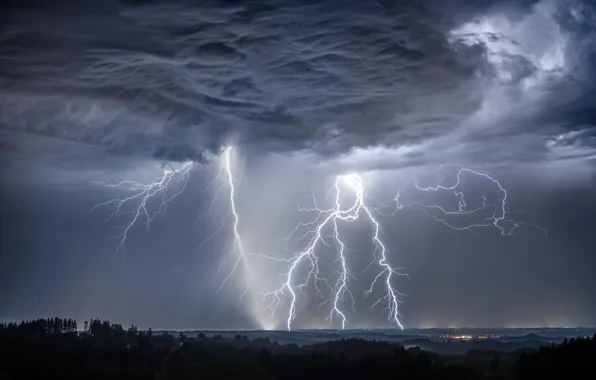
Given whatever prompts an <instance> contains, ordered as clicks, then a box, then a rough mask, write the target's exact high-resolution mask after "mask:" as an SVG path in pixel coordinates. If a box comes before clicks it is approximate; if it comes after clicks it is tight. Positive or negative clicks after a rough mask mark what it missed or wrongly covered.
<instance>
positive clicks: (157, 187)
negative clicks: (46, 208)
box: [91, 162, 193, 256]
mask: <svg viewBox="0 0 596 380" xmlns="http://www.w3.org/2000/svg"><path fill="white" fill-rule="evenodd" d="M192 168H193V163H192V162H185V163H184V164H182V166H181V167H180V168H177V169H176V168H174V166H173V164H171V163H167V164H162V165H161V166H159V167H158V169H160V170H161V176H159V177H157V178H155V179H154V180H153V181H151V182H149V183H141V182H137V181H130V180H126V181H120V182H116V183H105V182H99V181H94V182H93V183H95V184H99V185H102V186H105V187H107V188H110V189H119V190H122V191H125V192H129V193H132V195H130V196H128V197H124V198H116V199H112V200H109V201H107V202H103V203H99V204H97V205H95V206H94V207H93V208H92V209H91V211H94V210H96V209H98V208H100V207H106V208H108V209H110V210H112V213H111V214H110V215H109V216H108V217H107V218H106V219H105V222H106V223H107V222H109V221H111V220H112V219H114V218H115V217H116V216H118V215H122V214H125V215H130V216H131V217H130V220H129V221H128V222H126V223H125V224H124V225H120V226H116V228H118V229H119V230H120V233H119V234H117V235H116V236H114V238H116V239H118V246H117V248H116V252H115V253H114V256H117V255H118V253H120V252H122V253H124V252H126V248H125V244H126V240H127V238H128V234H129V232H130V230H131V229H132V227H133V226H134V225H136V224H137V223H144V224H145V226H146V228H147V230H149V226H150V224H151V222H152V221H153V220H154V219H155V217H156V216H157V215H159V214H162V213H165V211H166V208H167V204H168V203H169V202H170V201H172V200H173V199H174V198H176V197H178V196H179V195H180V194H182V192H184V190H185V189H186V185H187V184H188V180H189V178H190V172H191V170H192ZM170 189H175V190H176V191H174V192H173V193H171V191H170ZM154 199H155V200H157V201H159V202H158V203H157V206H156V207H152V201H153V200H154ZM127 205H131V209H130V210H129V211H127V212H123V209H124V208H126V206H127Z"/></svg>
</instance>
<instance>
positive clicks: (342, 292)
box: [264, 174, 407, 330]
mask: <svg viewBox="0 0 596 380" xmlns="http://www.w3.org/2000/svg"><path fill="white" fill-rule="evenodd" d="M342 187H348V188H349V190H350V191H352V192H353V193H354V196H355V200H354V202H353V203H351V204H350V205H349V207H347V208H342V205H341V194H342ZM334 188H335V203H334V206H333V207H332V208H330V209H321V208H320V207H318V205H317V202H316V199H315V198H314V196H313V202H314V208H312V209H303V208H300V210H301V211H313V212H316V213H317V216H316V217H315V218H314V220H313V221H311V222H307V223H300V224H299V225H298V226H296V228H295V229H294V230H293V231H292V232H291V233H290V235H289V236H288V239H289V238H290V237H291V236H292V235H294V234H295V233H296V232H297V231H298V230H299V229H300V228H301V227H310V226H312V227H313V228H312V229H309V230H308V231H307V232H306V233H305V234H304V235H302V236H301V237H300V238H299V240H302V239H305V238H307V237H309V236H310V237H311V238H310V240H309V241H308V244H307V246H306V248H305V249H304V250H302V251H299V252H297V253H295V254H294V255H293V256H292V257H291V258H290V259H287V260H286V261H287V262H288V263H290V269H289V271H288V272H287V273H286V275H285V276H284V277H285V281H284V282H283V284H281V286H280V287H279V288H277V289H275V290H274V291H271V292H267V293H265V294H264V298H265V299H269V304H268V307H269V308H270V309H271V312H272V313H275V312H276V310H277V307H278V306H279V304H280V302H281V300H282V297H284V296H289V298H290V307H289V310H288V316H287V320H286V327H287V328H288V330H290V329H291V328H292V322H293V320H294V319H295V317H296V302H297V293H296V292H297V291H300V292H302V290H303V288H304V287H306V286H307V285H308V284H309V283H312V284H313V285H314V287H315V289H316V291H317V293H318V294H321V292H322V291H321V289H320V287H319V285H320V284H322V285H325V286H326V287H327V288H328V289H329V290H330V293H331V298H330V300H329V301H330V303H331V310H330V312H329V315H328V316H327V319H328V320H330V321H332V320H333V319H334V318H338V319H339V321H340V322H341V327H342V329H343V328H345V327H346V324H347V322H348V319H347V316H346V314H345V312H344V311H343V310H342V308H341V305H340V304H341V302H342V300H344V299H346V298H348V299H349V300H350V301H351V303H352V308H353V306H354V296H353V293H352V291H351V290H350V288H349V280H350V278H353V276H352V274H351V273H350V271H349V268H348V259H347V255H346V250H347V248H346V246H345V243H344V242H343V241H342V240H341V238H340V234H339V228H338V222H353V221H356V220H358V219H359V218H360V215H361V214H363V215H365V216H366V217H367V218H368V220H369V221H370V222H371V223H372V225H373V234H372V241H373V243H374V245H375V250H374V251H373V253H372V255H373V257H374V259H373V261H374V262H376V263H377V264H378V265H379V267H380V269H379V273H378V274H377V275H376V277H375V278H374V280H373V281H372V283H371V285H370V288H369V289H368V290H367V292H366V294H370V293H371V292H372V291H373V288H374V287H375V286H376V285H377V283H379V282H381V281H382V282H383V286H384V295H383V296H382V297H381V298H379V299H378V300H377V301H376V302H375V303H374V304H373V307H374V306H376V305H378V304H380V303H382V302H385V303H386V305H387V306H386V308H385V310H386V311H387V314H388V317H389V320H390V321H392V322H394V323H395V324H396V325H398V326H399V327H400V328H402V329H403V326H402V324H401V322H400V314H399V310H398V305H399V304H400V303H401V301H400V299H399V296H400V295H401V293H399V292H398V291H397V290H396V289H395V287H394V285H393V277H394V276H407V275H406V274H404V273H403V272H401V269H402V268H394V267H392V266H391V265H390V264H389V262H388V260H387V248H386V247H385V245H384V244H383V242H382V241H381V238H380V234H381V225H380V224H379V222H378V221H377V220H376V218H375V217H374V216H373V213H372V211H371V208H370V207H368V206H367V205H366V203H365V201H366V199H367V195H366V192H365V190H366V186H365V183H364V181H363V180H362V177H361V176H359V175H358V174H349V175H341V176H338V177H337V178H336V180H335V184H334ZM326 227H328V228H331V229H332V231H333V232H332V238H333V240H334V241H335V244H336V246H337V251H338V256H339V262H340V268H339V270H338V273H339V276H338V279H337V281H336V282H335V284H334V286H331V285H329V282H328V280H327V279H326V278H325V277H322V276H321V275H320V272H319V256H318V255H317V253H316V250H317V247H318V246H319V245H320V244H324V245H327V242H326V241H325V235H324V234H323V231H324V229H325V228H326ZM301 263H306V264H307V265H308V266H309V268H310V270H309V272H308V274H307V276H306V279H305V280H304V281H303V282H302V283H298V284H296V277H297V276H298V275H297V273H296V272H297V269H298V267H299V265H300V264H301ZM325 303H327V301H326V302H323V304H325Z"/></svg>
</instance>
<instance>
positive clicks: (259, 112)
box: [0, 0, 596, 329]
mask: <svg viewBox="0 0 596 380" xmlns="http://www.w3.org/2000/svg"><path fill="white" fill-rule="evenodd" d="M228 146H233V147H234V148H233V149H234V151H233V153H234V154H233V160H232V161H233V170H234V176H235V177H236V182H235V184H236V197H235V203H236V206H237V211H238V215H239V224H238V230H239V233H240V235H241V237H242V239H243V243H244V245H245V246H246V249H247V250H248V251H251V252H263V253H266V254H267V255H270V256H274V257H277V258H283V257H286V258H287V257H289V255H291V254H292V253H294V252H297V251H300V250H301V249H303V248H304V242H301V241H297V240H292V241H290V242H289V243H288V244H287V246H288V247H287V252H286V250H285V248H286V242H285V241H284V240H283V238H284V237H286V236H288V234H289V233H290V232H291V231H292V229H293V228H294V226H295V225H296V224H297V223H300V222H308V221H309V220H312V218H313V214H312V212H310V213H309V212H308V211H306V212H305V211H300V210H299V207H305V208H309V207H312V206H313V198H312V196H313V195H314V196H315V197H316V199H317V202H320V204H319V206H321V207H333V204H332V203H333V200H332V199H331V198H328V199H325V197H326V195H328V192H329V189H332V188H333V183H334V180H335V176H336V175H338V174H345V173H361V175H362V176H365V174H366V173H369V175H366V178H369V179H370V180H371V182H370V187H369V193H368V196H369V197H370V199H369V201H370V202H372V203H369V204H370V205H371V206H374V210H375V216H376V217H377V218H378V221H379V222H380V223H381V224H382V228H383V234H382V237H381V238H382V239H383V242H384V243H385V244H386V246H387V256H388V261H389V262H390V263H391V265H393V266H395V267H403V268H404V269H403V271H404V272H406V273H407V274H408V275H409V279H407V278H405V277H403V276H402V277H396V278H395V279H394V280H395V281H394V283H393V284H394V286H395V288H396V289H398V290H399V291H400V292H401V293H403V294H404V296H402V297H401V299H402V301H403V303H402V304H401V305H400V309H399V310H400V313H401V315H402V318H401V321H402V323H403V324H404V326H405V327H453V326H469V327H493V326H494V327H497V326H503V327H518V326H596V275H595V270H596V5H595V4H594V3H593V2H591V1H587V0H586V1H576V0H560V1H558V0H540V1H530V0H524V1H521V0H520V1H497V0H453V1H449V2H444V1H439V0H422V1H397V0H395V1H393V0H377V1H369V0H359V1H355V0H329V1H324V0H308V1H305V0H296V1H291V0H275V1H273V0H271V1H270V0H253V1H232V0H228V1H224V0H219V1H216V0H212V1H198V0H197V1H165V0H163V1H141V0H137V1H133V0H127V1H124V0H122V1H115V0H106V1H95V2H92V1H85V2H81V1H74V0H73V1H68V0H59V1H42V0H38V1H33V0H28V1H8V2H4V3H3V5H1V6H0V157H1V159H0V170H1V176H0V217H1V219H0V243H1V246H0V322H1V321H8V320H21V319H29V318H35V317H45V316H64V317H70V318H77V319H79V320H83V319H89V318H91V317H99V318H104V319H110V320H113V321H116V322H118V323H122V324H124V325H130V324H131V323H134V324H136V325H138V326H140V327H141V328H146V327H149V326H152V327H153V328H167V329H187V328H193V329H194V328H197V329H198V328H265V327H266V328H284V327H285V318H286V315H285V313H287V306H288V305H287V304H285V303H282V304H280V306H279V309H278V310H277V313H276V316H274V317H273V318H271V319H270V320H268V321H267V322H264V320H263V315H265V314H267V313H266V312H265V305H266V303H262V302H260V299H261V298H260V293H259V291H266V290H267V289H271V288H272V287H274V285H276V284H277V285H279V283H280V281H282V282H283V278H282V275H283V274H284V273H287V271H288V267H287V265H286V266H284V265H283V264H284V263H283V262H273V263H272V262H263V261H262V260H261V259H258V258H256V259H254V260H255V261H254V262H253V264H254V266H255V268H256V271H257V275H256V277H257V278H258V283H259V286H261V287H262V288H263V289H261V290H259V291H255V292H254V294H253V295H252V296H251V297H248V298H242V299H240V293H241V292H242V289H243V287H244V286H246V284H244V283H243V278H244V277H243V276H242V275H239V276H235V277H234V278H233V280H232V281H230V283H228V284H227V285H226V286H224V287H222V288H221V290H220V291H219V292H218V291H217V290H218V288H219V285H220V284H221V282H222V274H221V273H220V275H219V276H218V268H220V266H221V265H222V262H223V261H224V260H225V259H226V258H228V259H229V258H230V250H231V248H232V245H233V229H232V225H233V218H231V217H230V212H229V210H230V203H229V188H228V186H227V184H226V182H225V178H224V177H223V176H222V175H221V174H222V173H221V167H222V166H221V165H222V157H223V156H222V154H223V152H224V149H226V147H228ZM188 162H192V165H193V166H192V169H193V170H192V172H191V173H190V176H189V178H188V182H187V183H186V188H185V190H184V191H183V192H182V193H180V195H179V196H177V197H176V198H175V199H173V200H172V201H171V202H169V203H168V204H167V208H166V209H164V210H163V212H162V213H160V214H159V215H157V216H156V218H155V219H154V220H153V221H152V222H151V224H150V226H146V225H145V224H143V222H144V221H141V222H139V223H138V224H135V225H134V226H133V227H132V228H131V230H130V231H129V234H128V238H127V240H126V243H125V246H124V249H122V250H118V243H119V240H118V239H115V238H114V236H115V235H118V234H119V233H120V232H121V229H118V227H122V226H123V225H125V224H126V223H127V222H128V221H129V220H130V217H131V214H124V215H117V216H116V217H115V218H114V219H112V220H109V221H107V222H106V218H108V217H109V216H110V214H111V210H110V209H109V208H107V207H99V208H97V209H94V206H95V205H97V204H98V203H102V202H106V201H109V200H110V199H113V198H122V197H127V196H130V195H131V194H132V193H131V192H130V191H128V192H127V191H125V190H122V189H117V188H107V187H106V186H103V185H101V184H100V183H97V182H104V183H108V184H110V183H117V182H119V181H122V180H133V181H138V182H142V183H148V182H150V181H151V180H153V179H155V178H159V177H160V176H161V175H162V173H163V170H164V169H167V168H181V167H182V165H184V164H185V163H188ZM443 164H458V165H463V166H464V167H467V168H470V169H473V170H475V171H478V172H482V173H487V174H489V175H490V176H491V178H494V179H496V180H498V181H499V184H500V185H502V187H503V188H504V189H506V191H507V199H506V209H507V216H506V219H507V220H503V224H502V226H505V227H506V228H505V230H506V232H511V231H510V229H511V227H513V226H514V225H515V224H514V222H513V221H517V222H523V223H520V224H519V225H518V226H519V227H517V228H515V229H514V230H513V231H512V233H511V235H509V234H507V233H506V234H502V233H501V231H500V230H499V228H497V227H495V226H493V225H489V226H488V227H483V228H472V229H467V230H463V231H458V230H454V229H453V228H449V227H448V226H446V225H445V224H443V223H441V222H438V221H437V220H435V219H434V218H433V215H434V216H436V214H432V213H430V214H429V213H428V212H427V213H425V212H423V210H421V209H419V208H416V207H414V208H408V207H406V208H404V209H401V210H397V211H398V212H396V213H395V214H394V215H392V216H391V215H389V214H390V213H391V212H392V207H393V211H394V210H395V207H394V206H395V205H394V204H392V200H393V199H394V198H395V197H396V194H397V191H398V188H399V189H400V200H401V201H402V202H405V203H408V202H410V204H413V203H416V202H425V204H426V203H428V202H431V201H432V202H433V204H436V205H441V207H445V208H449V209H450V210H452V209H454V208H455V209H457V207H458V204H457V200H458V199H457V198H456V197H454V196H453V194H452V193H448V192H437V193H436V194H433V195H432V197H431V198H421V194H420V191H416V189H415V188H413V187H412V179H413V178H416V180H417V181H418V182H417V183H420V184H421V185H422V186H435V185H437V184H438V183H443V184H447V185H452V184H453V183H454V181H455V178H456V177H455V173H454V172H453V170H452V169H453V168H452V167H451V169H449V167H447V168H445V167H443V168H441V167H440V165H443ZM450 170H451V171H450ZM218 174H219V176H218ZM441 181H445V182H441ZM176 185H180V183H178V182H177V183H176ZM218 189H220V191H219V193H218V192H217V190H218ZM461 190H462V191H465V192H466V194H467V195H468V198H466V199H469V200H470V204H469V205H468V206H469V207H472V208H473V207H478V205H479V203H478V200H479V199H481V198H480V197H481V196H482V195H484V196H486V197H487V198H486V199H487V202H488V203H491V202H493V203H494V202H495V201H496V200H498V199H499V198H498V197H499V196H500V195H501V194H502V193H500V192H499V189H498V187H495V183H492V182H490V181H487V180H486V178H485V177H482V176H462V187H461ZM172 191H173V192H174V193H175V192H176V191H175V190H172ZM169 194H172V193H169ZM216 195H217V196H216ZM423 195H424V194H423ZM214 197H215V198H214ZM342 199H343V198H342ZM345 201H346V202H347V203H349V201H350V199H349V196H346V198H345ZM474 202H476V203H474ZM150 207H153V209H155V207H159V200H155V202H154V203H151V204H150ZM491 207H493V208H491V209H490V210H491V211H490V212H489V214H492V213H494V212H497V211H498V207H497V208H495V206H494V204H493V205H492V206H491ZM387 210H388V212H389V213H387V212H385V211H387ZM495 210H497V211H495ZM123 211H124V212H125V213H126V212H130V211H131V208H125V209H124V210H123ZM489 216H490V215H489ZM449 221H453V219H449ZM475 222H477V220H476V221H475ZM218 230H219V233H217V234H216V235H215V236H214V237H213V238H212V239H210V240H208V241H206V242H205V243H204V244H202V242H204V241H205V239H206V238H207V237H209V236H211V235H212V234H214V233H215V232H217V231H218ZM340 230H341V231H340V233H341V234H342V239H344V241H345V242H346V244H347V246H348V247H349V251H348V256H349V259H350V261H349V267H350V272H351V273H352V274H353V275H354V278H350V284H351V287H352V288H351V289H352V293H353V296H354V300H355V302H354V310H351V309H350V307H348V306H346V307H345V310H347V313H348V314H349V315H348V319H349V321H350V323H349V325H348V327H390V326H393V325H392V324H391V323H390V322H389V321H388V320H387V317H386V315H385V314H384V313H383V307H382V306H381V307H378V308H375V309H371V304H372V303H373V302H374V300H375V299H377V298H378V297H380V296H382V290H383V289H381V288H379V289H376V290H375V294H373V295H372V296H371V297H366V298H365V297H364V291H365V290H366V289H367V288H368V285H369V284H370V280H371V278H370V276H371V275H372V277H373V278H374V270H373V272H364V273H362V271H363V270H364V269H365V268H366V267H367V264H368V263H369V262H370V261H371V257H372V256H371V255H372V254H373V249H374V247H373V245H372V244H371V231H372V230H371V225H370V223H369V222H366V221H362V222H361V223H360V222H359V223H351V224H345V225H341V226H340ZM545 230H546V231H547V233H546V234H545ZM327 232H329V231H327ZM503 235H505V236H503ZM318 249H319V250H318V251H317V252H318V255H319V257H321V269H322V270H324V271H325V273H326V274H327V275H328V278H329V279H330V281H331V280H333V281H335V280H336V279H337V273H334V271H336V270H337V265H338V262H337V251H336V249H335V247H334V246H333V245H332V244H330V246H325V245H321V247H319V248H318ZM232 253H233V252H232ZM260 260H261V261H260ZM278 264H279V265H278ZM221 269H222V271H223V272H226V271H228V272H229V270H230V263H229V262H228V263H227V264H225V263H224V265H223V267H221ZM240 272H242V271H241V270H240ZM303 274H304V273H303ZM367 276H368V277H367ZM223 277H225V273H224V274H223ZM302 279H303V278H302ZM367 281H368V282H367ZM249 285H251V286H252V285H253V284H252V283H251V284H249ZM379 291H380V293H379ZM376 293H379V294H376ZM298 300H299V302H298V306H297V315H296V319H295V321H294V324H293V325H294V326H295V327H304V328H337V327H340V324H338V321H337V320H333V321H331V323H330V321H328V320H325V316H326V315H327V314H328V313H329V304H326V305H322V306H321V307H319V305H320V304H321V303H322V302H323V301H324V300H325V298H317V294H316V292H315V291H314V289H312V287H311V288H307V289H306V295H300V296H299V298H298ZM342 302H346V300H344V301H342ZM348 303H349V302H348ZM344 305H347V303H345V304H344ZM255 310H257V312H255Z"/></svg>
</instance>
